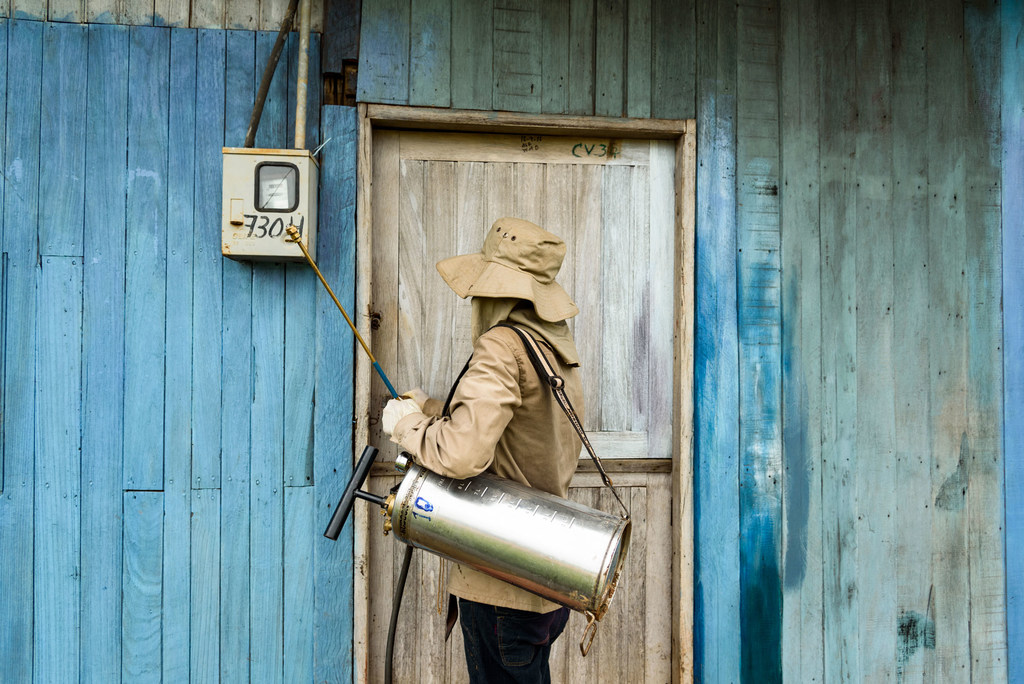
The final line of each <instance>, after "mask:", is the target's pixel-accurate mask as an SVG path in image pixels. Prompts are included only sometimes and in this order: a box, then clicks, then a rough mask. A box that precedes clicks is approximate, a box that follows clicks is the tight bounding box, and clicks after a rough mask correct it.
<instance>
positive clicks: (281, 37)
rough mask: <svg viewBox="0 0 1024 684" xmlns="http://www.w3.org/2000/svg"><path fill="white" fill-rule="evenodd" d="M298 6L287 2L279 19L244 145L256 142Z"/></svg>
mask: <svg viewBox="0 0 1024 684" xmlns="http://www.w3.org/2000/svg"><path fill="white" fill-rule="evenodd" d="M298 6H299V0H291V2H289V3H288V9H287V10H285V13H284V19H282V20H281V30H280V31H278V32H277V40H276V41H274V49H273V50H271V51H270V58H269V59H268V60H267V66H265V67H264V68H263V80H262V81H260V89H259V91H257V93H256V102H255V104H253V106H252V115H251V116H250V117H249V130H248V131H246V132H245V147H252V146H253V143H255V142H256V129H258V128H259V127H260V117H262V116H263V103H265V102H266V101H267V93H268V92H270V82H271V81H273V80H274V72H275V71H276V70H277V62H278V60H279V59H280V58H281V51H282V50H284V44H285V41H286V40H287V39H288V33H289V32H290V31H291V30H292V20H293V19H294V18H295V9H296V8H297V7H298Z"/></svg>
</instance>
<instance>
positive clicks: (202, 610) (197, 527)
mask: <svg viewBox="0 0 1024 684" xmlns="http://www.w3.org/2000/svg"><path fill="white" fill-rule="evenodd" d="M191 504H192V518H191V532H190V534H191V539H190V542H191V553H190V555H189V560H190V563H191V567H190V577H191V582H192V585H191V591H192V593H191V596H190V603H189V609H190V611H191V612H190V616H189V623H190V629H189V639H190V642H189V643H190V648H189V658H190V667H189V673H190V676H191V681H193V682H214V681H217V680H218V679H219V677H220V596H221V588H220V581H219V580H220V577H219V575H218V572H217V569H218V568H220V548H221V541H220V536H221V531H220V490H218V489H196V490H193V492H192V497H191Z"/></svg>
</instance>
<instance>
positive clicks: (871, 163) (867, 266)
mask: <svg viewBox="0 0 1024 684" xmlns="http://www.w3.org/2000/svg"><path fill="white" fill-rule="evenodd" d="M855 39H856V65H857V80H856V83H857V87H856V106H857V114H858V124H857V125H858V127H859V130H858V134H857V142H856V162H855V173H856V178H857V186H856V191H855V202H856V210H855V211H856V216H857V228H856V238H855V244H854V245H853V247H854V249H855V254H854V261H855V263H856V271H857V275H856V278H857V284H856V288H857V307H856V313H855V320H856V329H857V332H856V338H855V339H856V348H855V350H856V360H857V361H856V382H857V413H856V416H855V418H854V421H855V429H856V433H857V469H856V473H855V480H854V491H855V492H856V516H857V521H856V523H855V526H856V530H857V574H858V576H859V577H860V578H861V580H860V581H861V583H864V582H865V580H864V578H867V577H894V576H895V575H896V574H897V569H898V568H897V551H896V528H895V521H894V519H893V514H894V513H895V511H896V498H897V497H898V496H899V494H897V489H896V469H895V468H893V455H894V453H895V451H896V435H895V433H896V425H895V420H894V416H893V406H894V402H895V398H896V391H895V389H896V388H895V371H894V365H893V362H894V360H895V358H897V357H898V355H899V350H897V349H896V348H895V347H894V323H893V308H894V306H895V303H896V302H895V297H896V291H895V289H894V280H895V274H894V271H893V263H894V259H895V250H894V239H895V238H894V230H895V229H894V224H893V211H894V210H893V202H892V199H893V192H892V181H893V178H892V165H893V152H892V146H893V140H892V128H891V127H890V122H891V121H892V104H891V96H890V94H891V92H892V83H891V74H892V33H891V30H890V27H889V22H888V15H887V14H886V13H881V12H876V11H872V10H867V9H866V8H858V10H857V16H856V32H855ZM872 584H874V586H871V587H870V589H868V588H867V587H865V591H863V592H861V593H860V594H859V596H858V598H859V606H858V611H857V613H858V616H857V617H858V630H859V634H858V635H857V643H858V644H859V646H860V649H861V651H862V652H863V653H864V654H865V657H864V658H863V659H862V660H861V676H862V677H863V678H864V679H865V680H867V681H878V680H880V679H885V678H887V677H891V676H892V671H893V663H894V662H895V661H896V642H897V639H894V638H893V635H898V634H899V633H900V631H899V629H898V624H897V623H898V620H897V597H896V584H895V583H894V582H891V581H884V582H878V583H872Z"/></svg>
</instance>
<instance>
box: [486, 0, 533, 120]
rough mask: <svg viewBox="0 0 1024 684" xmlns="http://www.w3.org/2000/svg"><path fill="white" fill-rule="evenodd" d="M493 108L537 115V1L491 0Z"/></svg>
mask: <svg viewBox="0 0 1024 684" xmlns="http://www.w3.org/2000/svg"><path fill="white" fill-rule="evenodd" d="M492 19H493V22H494V23H493V31H494V37H493V39H492V40H493V43H492V44H493V49H494V73H493V74H492V78H493V82H494V93H493V94H492V96H491V97H492V98H493V103H494V104H493V107H494V109H497V110H501V111H510V112H540V103H541V92H540V91H541V82H542V80H541V49H540V46H541V42H542V40H543V34H542V32H541V25H540V19H541V14H540V8H539V3H538V2H537V0H495V2H494V9H493V15H492Z"/></svg>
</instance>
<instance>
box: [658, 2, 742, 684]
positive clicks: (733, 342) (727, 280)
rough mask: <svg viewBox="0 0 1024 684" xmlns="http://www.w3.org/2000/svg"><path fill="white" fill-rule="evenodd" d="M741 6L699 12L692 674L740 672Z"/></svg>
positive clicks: (727, 678) (713, 678) (734, 676)
mask: <svg viewBox="0 0 1024 684" xmlns="http://www.w3.org/2000/svg"><path fill="white" fill-rule="evenodd" d="M735 12H736V10H735V4H733V3H730V2H725V1H723V2H719V3H707V4H702V6H701V16H700V17H699V21H698V25H699V26H700V30H701V39H700V42H701V44H702V45H707V46H708V49H707V50H705V51H702V53H701V61H700V63H698V65H697V67H698V71H697V73H698V80H699V81H700V82H701V83H707V84H708V87H707V88H706V89H702V90H701V99H700V102H699V107H698V110H697V114H698V117H697V136H698V137H697V157H698V158H699V159H702V160H703V161H702V162H701V163H700V164H699V165H698V167H697V208H696V211H697V217H696V224H697V225H696V236H695V237H696V244H695V252H696V255H695V258H696V264H695V267H696V270H697V273H696V277H695V288H696V289H695V293H694V299H695V308H696V312H695V320H697V321H699V322H700V323H699V324H698V325H697V326H696V328H695V331H694V438H695V443H694V492H695V494H694V534H695V540H694V546H695V548H694V556H695V557H694V584H695V586H694V623H695V624H694V678H695V680H699V681H708V682H738V681H739V679H740V667H739V666H740V593H739V586H740V579H739V573H740V558H739V515H740V509H739V492H738V490H737V484H738V482H739V476H740V473H739V441H738V431H737V428H738V426H739V366H738V359H739V340H738V330H737V319H736V311H737V305H738V302H737V291H736V281H737V274H736V239H737V236H736V230H737V229H736V173H737V170H736V161H735V159H736V156H735V155H736V152H735V145H736V100H735V95H734V93H735V89H736V52H737V50H736V42H735V34H736V28H735V26H736V14H735ZM656 16H657V15H656ZM656 21H657V20H656ZM712 46H714V47H712Z"/></svg>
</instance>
